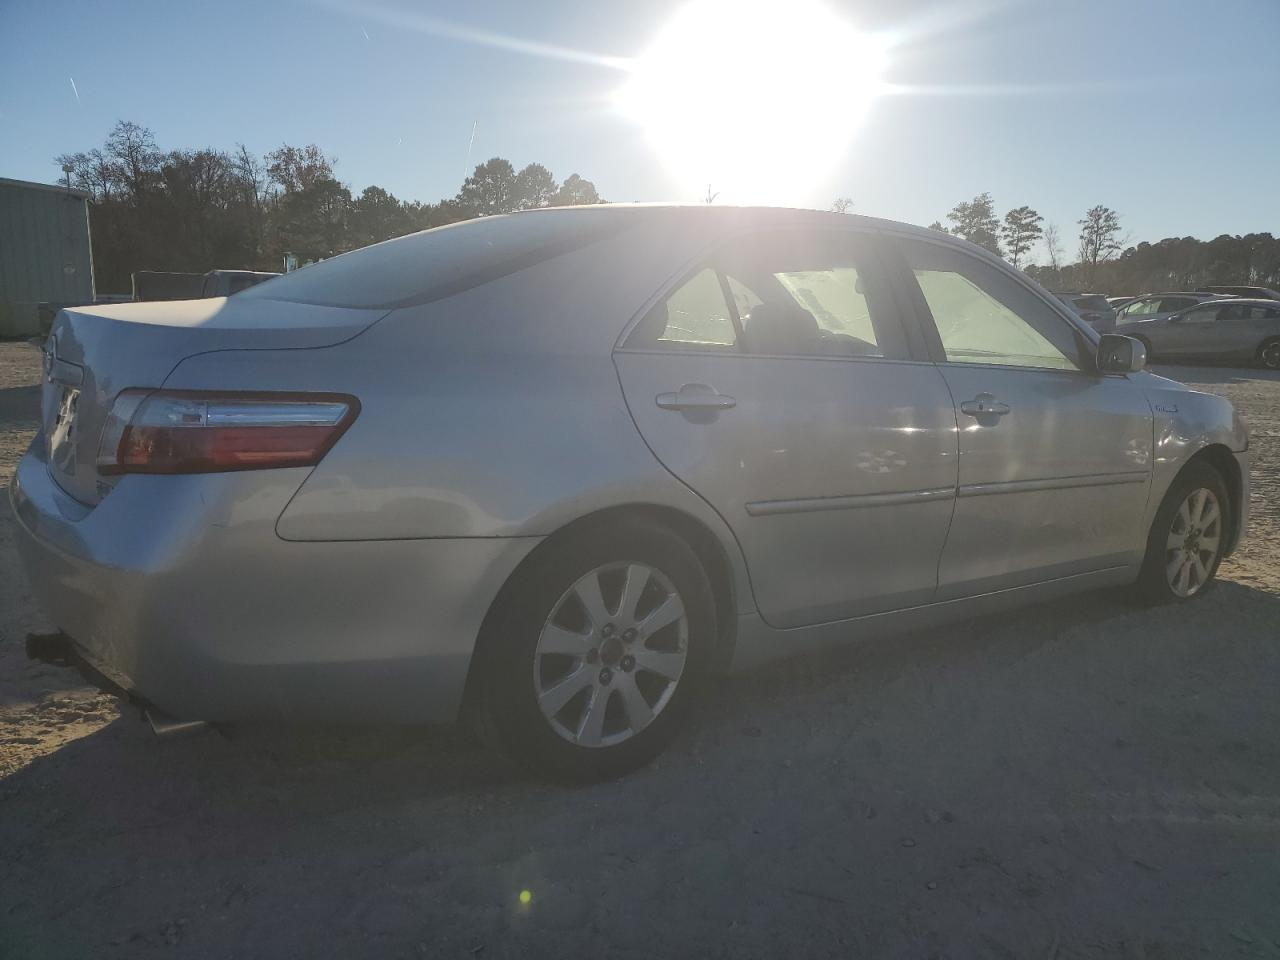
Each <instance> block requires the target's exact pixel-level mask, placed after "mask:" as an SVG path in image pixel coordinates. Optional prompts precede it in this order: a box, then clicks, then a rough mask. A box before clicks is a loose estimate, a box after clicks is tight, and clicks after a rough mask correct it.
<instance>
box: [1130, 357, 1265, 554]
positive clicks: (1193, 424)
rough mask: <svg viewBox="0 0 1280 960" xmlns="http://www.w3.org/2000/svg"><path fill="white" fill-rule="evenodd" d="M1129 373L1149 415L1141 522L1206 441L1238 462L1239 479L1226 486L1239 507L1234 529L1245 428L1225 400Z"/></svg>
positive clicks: (1244, 494) (1244, 486) (1243, 500)
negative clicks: (1150, 453) (1147, 490)
mask: <svg viewBox="0 0 1280 960" xmlns="http://www.w3.org/2000/svg"><path fill="white" fill-rule="evenodd" d="M1134 379H1135V380H1136V381H1137V382H1138V385H1139V386H1140V387H1141V388H1142V391H1143V393H1144V394H1145V395H1146V397H1147V401H1148V402H1149V403H1150V404H1151V412H1152V417H1153V430H1154V460H1153V463H1152V471H1151V497H1150V500H1149V501H1148V504H1147V518H1146V519H1147V522H1146V526H1147V527H1149V526H1150V525H1151V522H1152V521H1153V520H1154V519H1155V513H1156V510H1158V509H1159V507H1160V503H1161V501H1163V500H1164V496H1165V494H1166V493H1168V491H1169V487H1170V486H1171V485H1172V483H1173V481H1174V478H1175V477H1177V475H1178V473H1179V471H1181V470H1182V468H1183V467H1184V466H1186V465H1187V463H1188V462H1189V461H1190V460H1191V458H1192V457H1194V456H1195V455H1196V454H1198V453H1200V452H1201V451H1203V450H1206V449H1208V448H1211V447H1212V448H1219V449H1220V450H1222V451H1223V452H1229V453H1230V454H1232V455H1234V458H1235V460H1236V462H1237V464H1238V465H1239V467H1240V480H1239V483H1238V484H1237V488H1236V489H1235V490H1233V491H1231V492H1232V495H1233V496H1234V497H1235V498H1236V503H1237V504H1239V506H1240V509H1241V517H1240V520H1241V522H1240V523H1239V524H1238V525H1237V534H1239V532H1241V531H1242V530H1243V527H1244V519H1245V517H1244V511H1245V510H1247V508H1248V455H1247V451H1248V448H1249V431H1248V427H1247V425H1246V424H1245V422H1244V421H1243V420H1242V419H1241V418H1240V416H1239V415H1238V414H1237V413H1236V412H1235V408H1234V407H1233V406H1232V405H1231V401H1229V400H1227V399H1226V398H1225V397H1220V396H1218V395H1216V394H1212V393H1202V392H1200V391H1198V390H1193V389H1191V388H1190V387H1188V386H1187V385H1186V384H1183V383H1178V382H1177V381H1175V380H1168V379H1166V378H1164V377H1161V376H1157V375H1156V374H1153V373H1149V372H1143V373H1141V374H1137V375H1136V376H1135V377H1134Z"/></svg>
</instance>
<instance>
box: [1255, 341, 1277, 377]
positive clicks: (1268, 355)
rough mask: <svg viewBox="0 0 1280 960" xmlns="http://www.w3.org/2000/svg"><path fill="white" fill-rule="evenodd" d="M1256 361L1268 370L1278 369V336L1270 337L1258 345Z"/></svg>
mask: <svg viewBox="0 0 1280 960" xmlns="http://www.w3.org/2000/svg"><path fill="white" fill-rule="evenodd" d="M1258 361H1259V362H1260V363H1261V364H1262V365H1263V366H1264V367H1266V368H1267V369H1268V370H1280V337H1272V338H1271V339H1270V340H1266V341H1264V342H1263V344H1262V346H1260V347H1258Z"/></svg>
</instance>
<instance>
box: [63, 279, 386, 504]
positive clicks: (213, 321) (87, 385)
mask: <svg viewBox="0 0 1280 960" xmlns="http://www.w3.org/2000/svg"><path fill="white" fill-rule="evenodd" d="M386 313H387V311H386V310H384V309H372V310H369V309H353V308H347V307H324V306H316V305H312V304H300V303H288V302H284V301H279V300H252V299H247V298H239V297H235V298H226V297H216V298H211V299H207V300H180V301H161V302H153V303H129V304H118V305H109V306H87V307H76V308H72V309H66V310H62V311H60V312H59V313H58V316H57V319H56V320H55V321H54V323H53V329H52V330H51V331H50V335H49V339H48V340H47V341H46V344H45V356H44V371H45V383H44V388H43V394H42V399H41V416H42V423H43V426H44V436H45V444H46V450H47V452H48V454H49V471H50V473H51V474H52V476H53V479H54V480H55V481H56V482H57V484H58V485H59V486H60V487H62V489H63V490H65V491H66V492H67V493H68V494H70V495H71V496H72V497H74V498H75V499H77V500H79V501H80V502H81V503H84V504H87V505H90V506H92V505H94V504H96V503H97V502H98V501H99V500H101V499H102V497H103V496H104V495H105V494H106V493H107V492H108V491H109V489H110V485H109V484H108V483H107V482H106V480H105V479H104V478H102V477H100V476H99V474H98V470H97V457H98V444H99V441H100V439H101V437H102V428H103V425H104V423H105V421H106V417H107V414H108V413H109V412H110V410H111V406H112V403H113V402H114V400H115V397H116V395H117V394H118V393H119V392H120V391H121V390H125V389H127V388H130V387H160V386H162V385H163V384H164V382H165V379H166V378H167V377H168V376H169V374H170V373H171V372H172V371H173V369H174V367H176V366H177V365H178V364H179V363H180V362H182V361H183V360H185V359H186V358H187V357H190V356H193V355H195V354H198V353H208V352H211V351H218V350H254V349H257V350H280V349H306V348H309V347H328V346H333V345H335V344H338V343H341V342H343V341H344V340H349V339H351V338H352V337H354V336H356V335H357V334H358V333H361V332H362V331H364V330H365V329H367V328H368V327H369V326H371V325H372V324H373V323H375V322H376V321H377V320H379V319H380V318H381V317H383V316H385V314H386ZM262 389H264V390H270V389H271V384H269V383H264V384H263V385H262Z"/></svg>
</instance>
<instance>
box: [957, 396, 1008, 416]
mask: <svg viewBox="0 0 1280 960" xmlns="http://www.w3.org/2000/svg"><path fill="white" fill-rule="evenodd" d="M960 412H961V413H963V414H965V415H967V416H970V417H1003V416H1004V415H1005V414H1006V413H1008V412H1009V405H1008V404H1007V403H1001V402H1000V401H999V400H997V399H996V398H995V397H993V396H992V395H991V394H989V393H980V394H978V395H977V396H976V397H974V398H973V399H972V400H965V401H964V402H963V403H961V404H960Z"/></svg>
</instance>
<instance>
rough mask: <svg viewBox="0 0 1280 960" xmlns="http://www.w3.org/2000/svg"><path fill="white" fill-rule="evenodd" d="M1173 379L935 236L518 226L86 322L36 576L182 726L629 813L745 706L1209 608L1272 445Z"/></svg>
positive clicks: (51, 348) (52, 369) (63, 409)
mask: <svg viewBox="0 0 1280 960" xmlns="http://www.w3.org/2000/svg"><path fill="white" fill-rule="evenodd" d="M1143 363H1144V355H1143V353H1142V349H1141V346H1140V345H1139V344H1138V343H1137V342H1136V341H1134V340H1131V339H1129V338H1127V337H1121V336H1116V335H1113V334H1099V333H1098V332H1097V331H1095V330H1093V329H1092V328H1090V327H1089V326H1088V324H1086V323H1084V322H1083V321H1082V320H1081V319H1080V318H1079V316H1078V315H1076V314H1075V313H1074V312H1072V311H1070V310H1068V309H1067V307H1066V306H1065V305H1064V304H1062V303H1061V302H1060V301H1058V300H1056V299H1055V298H1053V297H1052V296H1051V295H1049V294H1047V293H1046V292H1045V291H1043V290H1042V289H1041V288H1040V287H1039V286H1037V285H1036V284H1034V283H1032V282H1031V281H1029V280H1028V279H1027V278H1026V277H1025V276H1024V275H1023V274H1021V273H1020V272H1018V271H1017V270H1014V269H1013V268H1012V267H1010V266H1009V265H1008V264H1006V263H1005V262H1004V261H1003V260H1000V259H999V258H998V257H995V256H993V255H992V254H990V253H988V252H987V251H985V250H982V249H981V248H979V247H977V246H974V245H973V244H970V243H967V242H965V241H963V240H960V239H958V238H955V237H949V236H945V235H943V234H939V233H938V232H936V231H933V230H925V229H921V228H915V227H908V226H906V225H902V224H894V223H889V222H886V221H882V220H875V219H870V218H863V217H857V216H852V215H847V214H830V213H818V212H810V211H795V210H775V209H761V208H733V207H720V206H712V205H706V204H702V205H696V206H687V207H686V206H661V205H655V206H648V205H646V206H634V207H632V206H625V205H621V204H619V205H616V206H595V207H565V208H559V209H549V210H532V211H527V212H524V213H517V214H512V215H508V216H489V217H483V218H480V219H476V220H470V221H466V222H463V223H459V224H456V225H452V226H447V227H440V228H437V229H434V230H428V231H425V232H423V233H418V234H413V235H410V236H406V237H401V238H399V239H396V240H390V241H387V242H385V243H380V244H377V245H376V246H372V247H367V248H364V249H362V250H357V251H355V252H352V253H348V254H343V255H341V256H337V257H334V258H332V259H330V260H325V261H323V262H321V263H317V264H314V265H312V266H309V267H306V268H304V269H301V270H297V271H294V272H290V273H288V274H285V275H284V276H281V277H277V278H275V279H274V280H270V281H268V282H266V283H263V284H260V285H258V286H255V287H253V288H252V289H249V290H246V291H244V292H243V293H240V294H238V295H236V296H234V297H231V298H230V299H228V300H225V301H224V300H195V301H190V302H186V303H160V304H146V303H143V304H126V305H123V306H114V307H84V308H78V309H71V310H64V311H63V312H61V313H60V314H59V315H58V318H57V320H56V322H55V323H54V329H53V334H52V336H51V337H50V338H49V340H48V341H47V344H46V348H45V370H46V377H45V383H44V386H43V390H44V393H43V426H42V428H41V431H40V433H39V434H38V435H37V437H36V439H35V440H34V442H33V443H32V446H31V448H30V450H29V451H28V453H27V454H26V456H25V457H24V458H23V459H22V461H21V462H20V463H19V465H18V467H17V470H16V474H15V478H14V480H13V483H12V487H11V497H12V503H13V510H12V515H13V517H14V527H15V536H16V538H17V540H18V542H19V549H20V551H21V553H22V556H23V559H24V561H25V564H26V569H27V573H28V578H29V581H30V584H31V587H32V589H33V591H34V592H35V593H36V595H37V596H38V597H39V598H40V600H41V601H42V603H43V604H44V606H45V608H46V610H47V611H48V613H49V614H50V616H51V617H52V619H53V621H54V623H56V624H57V625H58V627H59V628H61V630H63V631H64V632H65V637H64V640H63V641H62V642H63V644H64V646H63V648H62V654H60V655H65V656H66V657H68V658H78V659H79V660H81V661H82V662H85V663H87V664H88V665H89V669H91V670H96V671H97V672H98V673H99V674H101V675H104V676H106V677H108V678H109V679H110V681H111V682H112V683H114V684H116V685H117V687H118V688H120V689H124V690H126V691H128V692H129V694H130V695H131V696H133V697H134V698H136V699H137V700H138V701H140V702H142V703H143V704H145V705H146V706H147V709H148V710H150V711H152V713H153V715H155V711H159V712H160V713H161V715H163V714H168V715H170V716H171V717H176V718H179V719H186V720H213V721H227V722H235V721H251V720H263V721H267V722H271V721H279V720H281V719H284V720H305V719H311V720H318V721H320V722H324V723H334V722H338V721H342V720H359V721H370V720H375V719H377V720H397V721H402V722H424V721H451V720H454V719H456V718H459V717H467V718H471V719H473V720H474V722H475V724H476V726H477V727H478V728H479V729H480V730H482V731H484V734H485V738H486V739H487V740H489V741H492V742H496V743H497V744H498V745H500V746H501V747H502V748H503V749H505V750H506V751H507V752H508V753H509V754H510V755H511V756H513V757H515V758H517V759H519V760H521V761H523V762H525V763H529V764H531V765H533V766H535V767H536V768H537V769H539V770H541V771H544V772H546V773H550V774H553V775H555V776H558V777H564V778H571V779H597V778H600V777H608V776H613V775H616V774H620V773H622V772H624V771H627V770H630V769H632V768H634V767H635V766H637V765H638V764H641V763H644V762H645V761H646V760H647V759H649V758H650V757H652V756H654V755H655V754H656V753H657V752H658V751H660V750H661V749H662V748H663V746H664V745H665V744H666V743H667V742H668V741H669V740H670V739H671V737H672V736H674V735H675V733H676V732H677V730H678V729H679V728H680V727H681V726H682V725H683V724H684V723H685V721H686V719H687V718H688V716H689V711H690V710H691V709H692V708H693V707H694V705H695V704H696V702H697V701H698V700H699V698H701V697H702V696H703V695H704V693H705V692H706V690H707V686H706V684H707V683H708V682H709V681H710V679H711V677H712V675H713V674H714V673H716V672H718V671H724V670H728V669H737V668H743V667H748V666H751V665H753V664H760V663H763V662H766V661H769V660H773V659H776V658H780V657H786V656H791V655H794V654H796V653H797V652H800V651H803V650H808V649H814V648H817V647H821V646H824V645H829V644H834V643H846V642H849V641H852V640H856V639H858V638H860V637H865V636H869V635H877V634H881V633H883V632H885V631H886V630H890V629H899V630H901V629H907V628H914V629H919V628H921V627H926V626H929V625H934V624H939V623H942V622H944V621H950V620H955V619H960V618H964V617H970V616H973V615H975V614H977V613H980V612H989V611H992V610H995V609H1000V608H1003V607H1005V606H1007V605H1011V604H1014V603H1022V602H1028V601H1031V600H1037V599H1045V598H1048V597H1052V596H1058V595H1062V594H1064V593H1069V592H1073V591H1078V590H1084V589H1088V588H1093V587H1103V586H1118V585H1125V584H1128V585H1133V586H1134V587H1135V589H1136V590H1137V591H1138V592H1139V593H1140V594H1141V595H1142V596H1143V597H1145V598H1146V599H1147V600H1148V601H1150V602H1155V603H1180V602H1183V601H1186V600H1189V599H1191V598H1193V597H1196V596H1198V595H1200V594H1201V593H1203V592H1204V591H1205V590H1206V589H1207V588H1208V587H1209V586H1210V585H1211V583H1212V580H1213V577H1214V574H1215V571H1216V570H1217V567H1218V563H1219V561H1220V560H1221V559H1222V558H1223V557H1224V556H1227V555H1228V554H1230V553H1231V551H1232V550H1233V549H1234V548H1235V546H1236V544H1237V542H1238V540H1239V537H1240V535H1241V532H1242V531H1243V530H1244V529H1245V520H1246V515H1247V509H1248V503H1249V488H1248V479H1249V454H1248V434H1247V431H1246V429H1245V427H1244V425H1243V423H1242V422H1241V421H1240V420H1239V418H1237V417H1236V416H1235V415H1234V413H1233V411H1232V407H1231V404H1230V403H1229V402H1228V401H1227V400H1225V399H1224V398H1222V397H1218V396H1212V395H1208V394H1204V393H1198V392H1195V391H1193V390H1191V389H1190V388H1188V387H1186V386H1184V385H1182V384H1179V383H1173V382H1171V381H1169V380H1165V379H1163V378H1160V377H1157V376H1154V375H1151V374H1149V373H1146V372H1144V371H1143V370H1142V366H1143ZM957 423H958V424H960V429H957ZM65 638H69V639H65Z"/></svg>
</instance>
